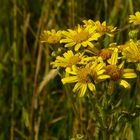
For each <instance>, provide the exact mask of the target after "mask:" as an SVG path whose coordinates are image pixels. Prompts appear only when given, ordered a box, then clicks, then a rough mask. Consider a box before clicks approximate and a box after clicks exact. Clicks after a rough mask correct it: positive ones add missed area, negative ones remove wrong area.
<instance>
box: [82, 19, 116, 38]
mask: <svg viewBox="0 0 140 140" xmlns="http://www.w3.org/2000/svg"><path fill="white" fill-rule="evenodd" d="M83 23H84V24H85V27H92V26H96V31H97V32H98V33H100V34H102V35H104V34H107V35H109V36H112V35H113V33H114V32H115V31H116V29H117V28H116V27H113V26H107V25H106V21H104V22H103V23H101V22H100V21H96V22H94V21H93V20H91V19H90V20H84V21H83Z"/></svg>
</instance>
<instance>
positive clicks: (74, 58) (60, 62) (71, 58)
mask: <svg viewBox="0 0 140 140" xmlns="http://www.w3.org/2000/svg"><path fill="white" fill-rule="evenodd" d="M83 58H84V56H83V54H81V53H76V54H74V53H73V52H72V51H71V50H69V51H67V52H65V53H64V54H63V57H61V56H57V57H56V60H55V61H54V62H52V63H51V64H52V65H53V67H57V68H58V67H63V68H72V66H73V65H77V64H82V62H83V61H82V60H83Z"/></svg>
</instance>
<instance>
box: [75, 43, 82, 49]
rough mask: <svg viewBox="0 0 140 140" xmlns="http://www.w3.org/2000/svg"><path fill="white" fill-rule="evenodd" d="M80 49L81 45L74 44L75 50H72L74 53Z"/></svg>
mask: <svg viewBox="0 0 140 140" xmlns="http://www.w3.org/2000/svg"><path fill="white" fill-rule="evenodd" d="M80 47H81V44H80V43H78V44H76V45H75V48H74V49H75V51H78V50H79V48H80Z"/></svg>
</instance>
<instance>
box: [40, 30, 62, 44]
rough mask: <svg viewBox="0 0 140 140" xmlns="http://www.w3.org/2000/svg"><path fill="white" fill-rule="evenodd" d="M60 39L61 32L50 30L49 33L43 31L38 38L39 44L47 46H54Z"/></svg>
mask: <svg viewBox="0 0 140 140" xmlns="http://www.w3.org/2000/svg"><path fill="white" fill-rule="evenodd" d="M61 37H62V34H61V31H55V30H54V29H52V30H51V31H48V30H47V31H46V30H45V31H44V32H43V33H42V34H41V36H40V42H41V43H44V42H46V43H48V44H56V43H59V41H60V39H61Z"/></svg>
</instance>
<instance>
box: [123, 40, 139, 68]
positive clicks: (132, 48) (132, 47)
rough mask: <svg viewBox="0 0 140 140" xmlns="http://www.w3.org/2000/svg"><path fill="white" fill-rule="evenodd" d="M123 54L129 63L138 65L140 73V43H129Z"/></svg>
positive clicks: (131, 41)
mask: <svg viewBox="0 0 140 140" xmlns="http://www.w3.org/2000/svg"><path fill="white" fill-rule="evenodd" d="M122 54H123V55H124V56H125V58H126V59H127V61H128V62H134V63H136V65H137V70H138V71H140V43H139V41H137V42H136V43H135V42H134V41H133V40H130V41H129V44H128V45H127V47H126V48H125V49H123V52H122Z"/></svg>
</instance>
